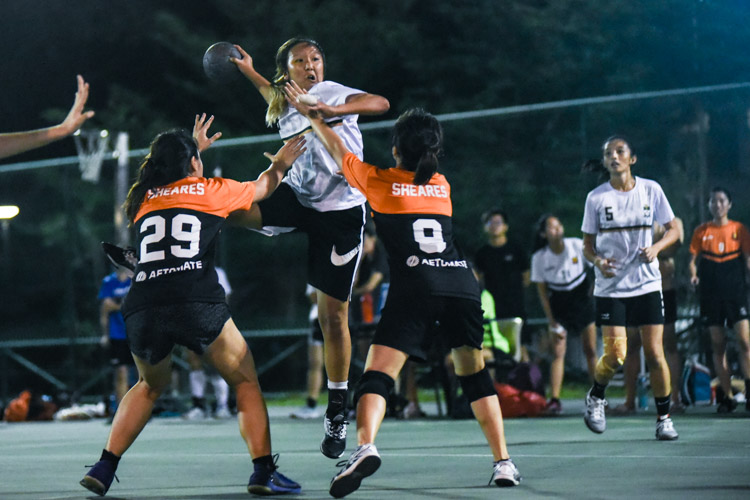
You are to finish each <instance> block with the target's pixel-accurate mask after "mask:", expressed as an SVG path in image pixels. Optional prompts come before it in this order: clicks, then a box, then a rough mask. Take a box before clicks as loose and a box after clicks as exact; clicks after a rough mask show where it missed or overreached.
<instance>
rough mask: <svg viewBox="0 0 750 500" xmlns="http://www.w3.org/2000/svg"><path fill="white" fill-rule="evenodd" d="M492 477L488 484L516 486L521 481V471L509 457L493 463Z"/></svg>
mask: <svg viewBox="0 0 750 500" xmlns="http://www.w3.org/2000/svg"><path fill="white" fill-rule="evenodd" d="M493 467H494V470H493V471H492V478H491V479H490V484H492V483H495V484H496V485H497V486H500V487H503V486H518V483H520V482H521V473H520V472H518V467H516V464H514V463H513V460H511V459H510V458H509V459H508V460H498V461H497V462H495V463H494V464H493Z"/></svg>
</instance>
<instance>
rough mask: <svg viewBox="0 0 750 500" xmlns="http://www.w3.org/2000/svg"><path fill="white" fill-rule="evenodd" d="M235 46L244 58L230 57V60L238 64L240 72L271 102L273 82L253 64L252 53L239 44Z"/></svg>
mask: <svg viewBox="0 0 750 500" xmlns="http://www.w3.org/2000/svg"><path fill="white" fill-rule="evenodd" d="M234 47H235V48H236V49H237V50H239V51H240V54H242V59H237V58H236V57H230V58H229V60H230V61H232V62H233V63H234V64H235V65H237V69H238V70H240V73H242V74H243V75H245V78H247V79H248V80H250V82H252V84H253V85H254V86H255V88H256V89H258V92H260V95H261V96H263V99H265V101H266V102H267V103H270V102H271V82H269V81H268V80H266V78H265V77H264V76H263V75H261V74H260V73H258V72H257V71H256V70H255V66H253V58H252V57H251V56H250V54H248V53H247V52H245V49H243V48H242V47H240V46H239V45H235V46H234Z"/></svg>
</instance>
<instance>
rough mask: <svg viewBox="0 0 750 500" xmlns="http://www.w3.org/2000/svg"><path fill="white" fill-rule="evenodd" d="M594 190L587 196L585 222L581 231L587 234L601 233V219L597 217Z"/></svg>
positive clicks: (584, 210)
mask: <svg viewBox="0 0 750 500" xmlns="http://www.w3.org/2000/svg"><path fill="white" fill-rule="evenodd" d="M592 193H593V191H592V192H591V193H589V194H588V195H587V196H586V205H585V206H584V209H583V222H582V223H581V231H582V232H584V233H585V234H598V233H599V220H598V219H597V214H596V206H595V203H594V201H593V199H592V198H593V197H592V196H591V195H592Z"/></svg>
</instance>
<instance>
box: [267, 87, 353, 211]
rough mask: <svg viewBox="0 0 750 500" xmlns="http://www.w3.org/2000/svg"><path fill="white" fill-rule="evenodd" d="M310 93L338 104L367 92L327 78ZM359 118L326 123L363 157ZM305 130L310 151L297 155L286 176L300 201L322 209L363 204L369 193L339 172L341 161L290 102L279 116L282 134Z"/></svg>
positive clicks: (346, 117) (328, 209)
mask: <svg viewBox="0 0 750 500" xmlns="http://www.w3.org/2000/svg"><path fill="white" fill-rule="evenodd" d="M308 93H309V94H310V95H314V96H316V97H317V98H318V99H319V100H321V101H323V102H325V103H326V104H328V105H329V106H338V105H340V104H344V103H345V102H346V99H347V97H349V96H351V95H355V94H364V93H365V92H363V91H362V90H357V89H353V88H350V87H345V86H344V85H341V84H339V83H336V82H332V81H323V82H320V83H318V84H316V85H314V86H313V87H312V88H311V89H310V90H309V92H308ZM358 118H359V115H346V116H339V117H335V118H332V119H330V120H326V123H328V125H330V126H331V127H332V128H333V130H334V131H335V132H336V134H338V136H339V137H341V139H343V141H344V144H346V147H347V149H348V150H349V151H351V152H352V153H354V154H355V155H357V158H359V159H360V160H361V159H362V133H361V132H360V130H359V126H358V125H357V120H358ZM308 132H309V133H308ZM303 133H308V135H307V137H306V143H305V147H306V148H307V151H305V152H304V153H302V155H301V156H300V157H299V158H297V160H296V161H295V162H294V164H293V165H292V168H291V169H290V170H289V172H288V173H287V175H286V177H284V180H283V182H285V183H286V184H289V186H290V187H291V188H292V189H293V190H294V193H295V194H296V195H297V199H298V200H299V202H300V204H301V205H302V206H305V207H307V208H312V209H315V210H317V211H319V212H328V211H332V210H346V209H348V208H352V207H356V206H359V205H362V204H363V203H364V202H365V197H364V196H363V195H362V193H360V192H359V191H357V190H356V189H354V188H353V187H351V186H350V185H349V184H348V183H347V182H346V179H345V178H344V177H343V176H341V175H339V174H338V171H339V167H338V165H336V162H335V161H333V158H331V155H330V154H328V151H326V148H325V146H323V143H322V142H320V140H319V139H318V138H317V136H316V135H315V134H314V133H312V127H311V126H310V121H309V120H308V119H307V117H306V116H304V115H302V114H300V113H299V111H297V110H296V109H295V108H294V107H293V106H287V109H286V111H284V113H283V114H282V115H281V117H280V118H279V134H280V135H281V138H282V139H283V140H287V139H290V138H292V137H294V136H296V135H299V134H303Z"/></svg>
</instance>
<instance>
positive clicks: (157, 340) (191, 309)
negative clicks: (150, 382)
mask: <svg viewBox="0 0 750 500" xmlns="http://www.w3.org/2000/svg"><path fill="white" fill-rule="evenodd" d="M230 317H231V315H230V314H229V307H228V306H227V304H226V302H217V303H207V302H187V303H182V304H170V305H160V306H153V307H149V308H147V309H141V310H139V311H136V312H134V313H132V314H129V315H128V316H127V317H126V318H125V330H126V331H127V332H128V345H130V351H131V352H132V353H133V354H135V355H136V356H138V357H139V358H141V359H143V360H145V361H146V362H148V363H149V364H151V365H155V364H156V363H158V362H159V361H161V360H163V359H164V358H165V357H167V355H169V354H170V353H171V352H172V348H174V346H175V344H179V345H183V346H185V347H187V348H188V349H190V350H191V351H194V352H196V353H197V354H199V355H200V354H203V353H204V352H205V350H206V348H207V347H208V346H209V345H211V343H212V342H213V341H214V340H216V338H217V337H218V336H219V334H220V333H221V329H222V328H224V325H225V324H226V322H227V321H229V318H230Z"/></svg>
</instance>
